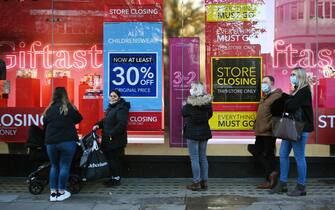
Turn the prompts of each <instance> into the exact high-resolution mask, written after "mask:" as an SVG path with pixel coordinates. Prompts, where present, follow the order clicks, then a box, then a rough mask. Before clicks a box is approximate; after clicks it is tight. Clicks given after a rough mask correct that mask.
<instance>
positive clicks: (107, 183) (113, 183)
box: [103, 178, 121, 187]
mask: <svg viewBox="0 0 335 210" xmlns="http://www.w3.org/2000/svg"><path fill="white" fill-rule="evenodd" d="M103 184H104V185H105V186H107V187H113V186H119V185H121V180H117V179H113V178H112V179H109V180H107V181H105V182H104V183H103Z"/></svg>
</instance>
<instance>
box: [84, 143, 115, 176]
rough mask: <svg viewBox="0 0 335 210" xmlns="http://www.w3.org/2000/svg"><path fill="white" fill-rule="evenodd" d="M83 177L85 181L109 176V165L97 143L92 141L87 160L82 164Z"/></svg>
mask: <svg viewBox="0 0 335 210" xmlns="http://www.w3.org/2000/svg"><path fill="white" fill-rule="evenodd" d="M84 168H85V173H84V177H85V178H86V180H87V181H90V180H97V179H101V178H104V177H107V176H109V165H108V162H107V160H106V158H105V155H104V153H103V152H102V151H101V150H100V149H99V147H98V143H97V142H96V141H94V142H93V147H92V149H91V150H90V152H89V154H88V157H87V161H86V163H85V164H84Z"/></svg>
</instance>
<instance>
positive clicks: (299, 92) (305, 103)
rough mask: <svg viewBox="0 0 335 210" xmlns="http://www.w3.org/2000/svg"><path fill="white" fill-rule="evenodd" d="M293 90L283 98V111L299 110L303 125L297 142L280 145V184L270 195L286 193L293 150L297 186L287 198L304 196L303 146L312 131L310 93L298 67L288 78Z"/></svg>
mask: <svg viewBox="0 0 335 210" xmlns="http://www.w3.org/2000/svg"><path fill="white" fill-rule="evenodd" d="M290 80H291V84H292V86H293V90H292V92H291V94H290V96H289V97H287V96H285V100H284V108H283V109H284V110H285V112H288V113H292V114H294V113H297V111H299V110H301V112H302V116H300V118H302V119H301V121H303V122H304V123H305V125H304V129H303V132H302V133H301V135H300V139H299V140H298V141H289V140H285V139H283V140H282V142H281V145H280V154H279V155H280V180H279V181H280V182H279V183H278V185H277V186H276V187H275V188H274V189H272V190H271V193H283V192H287V181H288V174H289V169H290V167H289V166H290V159H289V154H290V152H291V150H292V149H293V152H294V158H295V160H296V163H297V172H298V173H297V174H298V179H297V185H296V187H295V188H294V190H293V191H291V192H288V193H287V194H288V195H289V196H303V195H306V187H305V186H306V185H305V184H306V175H307V164H306V159H305V146H306V143H307V140H308V135H309V133H310V132H312V131H313V130H314V119H313V105H312V91H311V87H310V85H309V82H308V78H307V75H306V70H305V69H303V68H300V67H297V68H295V69H293V71H292V73H291V76H290Z"/></svg>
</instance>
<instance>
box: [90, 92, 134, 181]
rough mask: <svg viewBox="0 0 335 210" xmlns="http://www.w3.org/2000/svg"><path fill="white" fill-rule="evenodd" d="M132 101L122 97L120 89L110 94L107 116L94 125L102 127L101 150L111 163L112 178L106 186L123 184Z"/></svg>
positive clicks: (97, 127) (94, 127)
mask: <svg viewBox="0 0 335 210" xmlns="http://www.w3.org/2000/svg"><path fill="white" fill-rule="evenodd" d="M129 109H130V103H129V102H126V101H125V100H124V99H123V98H121V94H120V92H119V91H118V90H113V91H111V93H110V94H109V105H108V108H107V110H106V113H105V118H104V119H102V120H101V121H99V122H97V123H96V124H95V125H94V126H93V130H97V129H99V128H101V129H102V142H101V150H102V151H103V152H104V153H105V155H106V158H107V160H108V162H109V165H110V170H111V178H110V179H109V180H108V181H106V182H104V184H105V185H106V186H117V185H120V184H121V162H122V157H123V156H124V150H125V147H126V145H127V126H128V114H129Z"/></svg>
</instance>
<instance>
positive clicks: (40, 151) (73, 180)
mask: <svg viewBox="0 0 335 210" xmlns="http://www.w3.org/2000/svg"><path fill="white" fill-rule="evenodd" d="M91 136H92V135H91V133H89V134H87V135H86V136H84V137H83V138H82V139H81V140H80V141H79V142H78V147H77V151H76V154H75V157H74V159H73V162H72V167H71V172H70V177H69V182H68V186H67V188H68V190H69V191H70V192H71V193H73V194H76V193H78V192H79V191H80V190H81V187H82V180H81V176H80V172H81V170H80V167H79V162H80V158H81V156H82V154H83V151H84V150H85V149H86V148H87V147H89V146H90V145H91V144H92V143H91V142H90V141H92V138H91ZM26 146H27V148H28V155H29V160H30V161H31V162H32V165H33V168H34V169H36V168H37V169H36V170H34V171H33V172H32V173H30V174H29V176H28V179H27V183H28V185H29V187H28V188H29V192H30V193H31V194H33V195H38V194H41V193H42V191H43V190H44V188H45V186H46V185H47V184H48V183H49V172H50V167H51V165H50V162H49V159H48V155H47V152H46V147H45V145H44V132H43V130H42V129H41V128H39V127H38V126H35V125H32V126H31V127H30V128H29V134H28V141H27V144H26Z"/></svg>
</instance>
